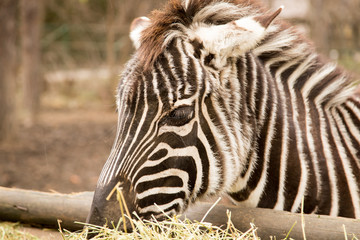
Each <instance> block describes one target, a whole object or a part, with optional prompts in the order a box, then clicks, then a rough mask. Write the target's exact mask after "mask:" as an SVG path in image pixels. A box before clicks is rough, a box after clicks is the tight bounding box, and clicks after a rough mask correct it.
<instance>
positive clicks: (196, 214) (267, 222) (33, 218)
mask: <svg viewBox="0 0 360 240" xmlns="http://www.w3.org/2000/svg"><path fill="white" fill-rule="evenodd" d="M92 197H93V193H92V192H82V193H76V194H59V193H45V192H37V191H29V190H21V189H9V188H3V187H0V220H2V221H15V222H18V221H19V222H23V223H30V224H32V225H38V226H44V227H50V228H57V227H58V223H57V219H61V220H62V223H61V225H62V227H64V228H66V229H68V230H79V229H81V228H82V227H83V225H81V224H76V223H74V222H75V221H77V222H85V220H86V217H87V215H88V212H89V209H90V205H91V201H92ZM211 205H212V204H211V203H198V204H196V205H194V206H192V207H191V208H190V209H188V211H186V212H185V213H184V215H186V217H187V218H189V219H191V220H197V221H200V220H201V219H202V218H203V217H204V216H205V214H206V213H207V211H208V210H209V209H210V207H211ZM227 209H229V210H230V211H231V220H232V222H233V223H234V225H235V227H236V228H238V229H239V230H242V231H246V230H248V229H249V228H250V223H254V224H255V226H256V227H257V228H258V235H259V237H261V238H262V239H269V237H270V236H276V239H282V238H284V237H285V236H286V235H287V234H288V232H289V231H290V230H291V229H292V230H291V232H290V234H289V237H291V238H294V239H302V238H303V228H302V218H303V219H304V223H305V228H304V229H305V234H306V237H307V238H308V239H320V240H321V239H345V231H344V226H345V229H346V233H347V235H348V238H349V239H352V237H353V235H355V236H356V237H357V238H358V239H360V219H350V218H334V217H329V216H318V215H301V214H295V213H289V212H282V211H275V210H271V209H260V208H240V207H234V206H228V205H224V204H218V205H216V206H215V207H214V208H213V209H212V210H211V211H210V212H209V214H208V215H207V217H206V218H205V221H206V222H211V223H213V224H215V225H225V224H226V222H227V215H226V211H227ZM293 225H294V227H293ZM292 227H293V228H292Z"/></svg>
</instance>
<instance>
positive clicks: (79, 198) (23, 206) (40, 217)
mask: <svg viewBox="0 0 360 240" xmlns="http://www.w3.org/2000/svg"><path fill="white" fill-rule="evenodd" d="M92 197H93V192H82V193H76V194H60V193H47V192H38V191H30V190H22V189H12V188H3V187H0V220H2V221H12V222H22V223H29V224H31V225H35V226H43V227H48V228H58V222H57V220H58V219H60V220H61V221H62V222H61V226H62V227H63V228H66V229H68V230H78V229H81V228H82V227H83V226H82V225H81V224H76V223H74V221H78V222H85V220H86V217H87V214H88V213H89V210H90V206H91V201H92Z"/></svg>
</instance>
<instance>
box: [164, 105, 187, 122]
mask: <svg viewBox="0 0 360 240" xmlns="http://www.w3.org/2000/svg"><path fill="white" fill-rule="evenodd" d="M193 115H194V108H193V107H192V106H180V107H178V108H176V109H174V110H172V111H171V112H169V113H168V114H167V115H165V116H164V118H163V119H161V121H160V123H159V125H160V126H163V125H168V126H183V125H185V124H187V123H188V122H190V121H191V119H192V118H193Z"/></svg>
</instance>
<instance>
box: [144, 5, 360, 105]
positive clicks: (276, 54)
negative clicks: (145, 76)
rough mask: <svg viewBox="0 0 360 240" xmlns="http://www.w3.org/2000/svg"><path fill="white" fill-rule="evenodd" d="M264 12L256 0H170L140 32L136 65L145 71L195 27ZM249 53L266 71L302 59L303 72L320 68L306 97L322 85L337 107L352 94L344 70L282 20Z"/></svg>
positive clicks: (329, 99)
mask: <svg viewBox="0 0 360 240" xmlns="http://www.w3.org/2000/svg"><path fill="white" fill-rule="evenodd" d="M267 13H268V12H267V11H266V9H265V8H264V7H263V6H262V5H261V4H260V3H259V2H257V1H256V0H227V1H225V0H170V1H169V2H168V3H167V5H166V6H165V7H164V9H163V10H156V11H153V12H152V14H151V16H150V19H151V23H150V25H149V26H148V27H146V28H145V29H144V30H143V31H142V34H141V38H140V47H139V48H138V51H137V57H138V59H139V66H142V67H143V69H144V70H145V71H146V70H148V69H149V68H150V67H151V66H152V65H153V64H154V63H155V62H156V60H157V58H158V56H159V55H160V54H161V53H162V52H163V50H164V49H165V48H166V46H167V45H168V44H169V43H170V41H171V40H173V39H174V38H178V37H179V38H187V37H188V35H189V31H188V30H189V29H190V32H191V27H193V26H194V25H195V26H196V25H197V24H207V25H222V24H226V23H229V22H231V21H235V20H237V19H239V18H243V17H248V16H261V15H264V14H267ZM252 52H253V53H254V54H255V55H257V56H259V58H260V59H265V60H266V61H265V60H264V62H266V64H268V65H267V66H266V67H268V68H269V69H271V68H272V67H273V65H276V64H277V63H281V62H287V61H290V60H293V59H302V60H303V61H304V66H303V69H306V68H318V69H320V70H319V73H318V74H317V75H319V76H318V78H317V79H316V78H315V79H314V81H313V83H311V82H310V81H308V82H310V83H309V84H307V85H306V87H307V88H305V89H304V94H305V95H306V94H308V93H309V92H310V90H312V88H314V86H315V85H316V84H317V86H321V88H322V89H321V90H323V89H325V88H327V89H326V90H327V91H326V94H327V95H326V96H324V97H323V100H324V101H327V102H331V103H332V104H339V103H341V102H343V101H345V100H346V98H347V97H348V96H349V95H351V94H352V93H353V92H354V89H355V85H356V84H354V83H353V82H351V81H350V78H349V77H348V76H347V75H346V73H345V71H344V70H341V69H340V68H338V67H337V66H336V64H333V63H326V61H324V60H322V59H321V58H320V57H319V55H318V54H317V53H316V51H315V48H314V47H313V45H312V43H310V42H309V41H308V40H307V39H306V38H305V37H303V36H302V35H301V34H300V33H298V32H297V31H296V30H295V28H293V27H291V26H289V25H288V24H287V23H285V22H283V21H280V20H275V21H274V23H273V24H271V25H270V26H269V27H268V29H267V36H266V37H265V39H263V40H262V42H261V43H260V44H258V45H257V46H256V47H255V48H254V49H252ZM321 71H322V72H321ZM274 74H275V73H274ZM303 74H304V75H306V73H303ZM324 74H328V78H327V79H326V80H327V82H321V83H320V84H318V83H317V82H316V81H318V80H319V79H321V76H322V75H324ZM317 75H315V76H317ZM305 77H306V76H305ZM319 90H320V89H319ZM306 91H307V92H306ZM306 98H311V96H306Z"/></svg>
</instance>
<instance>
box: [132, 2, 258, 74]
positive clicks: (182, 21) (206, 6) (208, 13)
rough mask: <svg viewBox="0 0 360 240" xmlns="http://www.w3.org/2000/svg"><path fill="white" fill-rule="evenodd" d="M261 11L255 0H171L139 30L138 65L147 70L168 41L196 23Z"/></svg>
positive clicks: (223, 22)
mask: <svg viewBox="0 0 360 240" xmlns="http://www.w3.org/2000/svg"><path fill="white" fill-rule="evenodd" d="M239 6H241V7H239ZM260 12H265V10H264V9H262V7H261V5H260V4H259V3H258V2H257V1H256V0H229V1H222V0H186V1H182V0H170V1H169V2H168V3H167V5H166V6H165V7H164V9H163V10H155V11H153V12H152V13H151V15H150V19H151V24H150V26H149V27H147V28H146V29H144V31H143V32H142V36H141V45H140V48H139V49H138V53H139V54H138V56H139V58H140V62H141V63H142V64H141V65H143V66H144V68H145V69H148V68H149V67H150V66H151V65H152V64H153V63H154V62H155V61H156V59H157V57H158V56H159V55H160V54H161V52H162V51H163V49H164V48H165V47H166V45H167V44H168V43H169V42H170V40H172V39H173V37H176V36H181V34H184V31H183V29H184V28H187V27H189V26H190V25H191V24H193V23H195V22H197V23H199V22H203V23H206V24H214V25H220V24H226V23H228V22H231V21H234V20H236V19H239V18H240V17H244V16H246V15H252V14H256V13H260ZM174 33H176V34H174Z"/></svg>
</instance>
